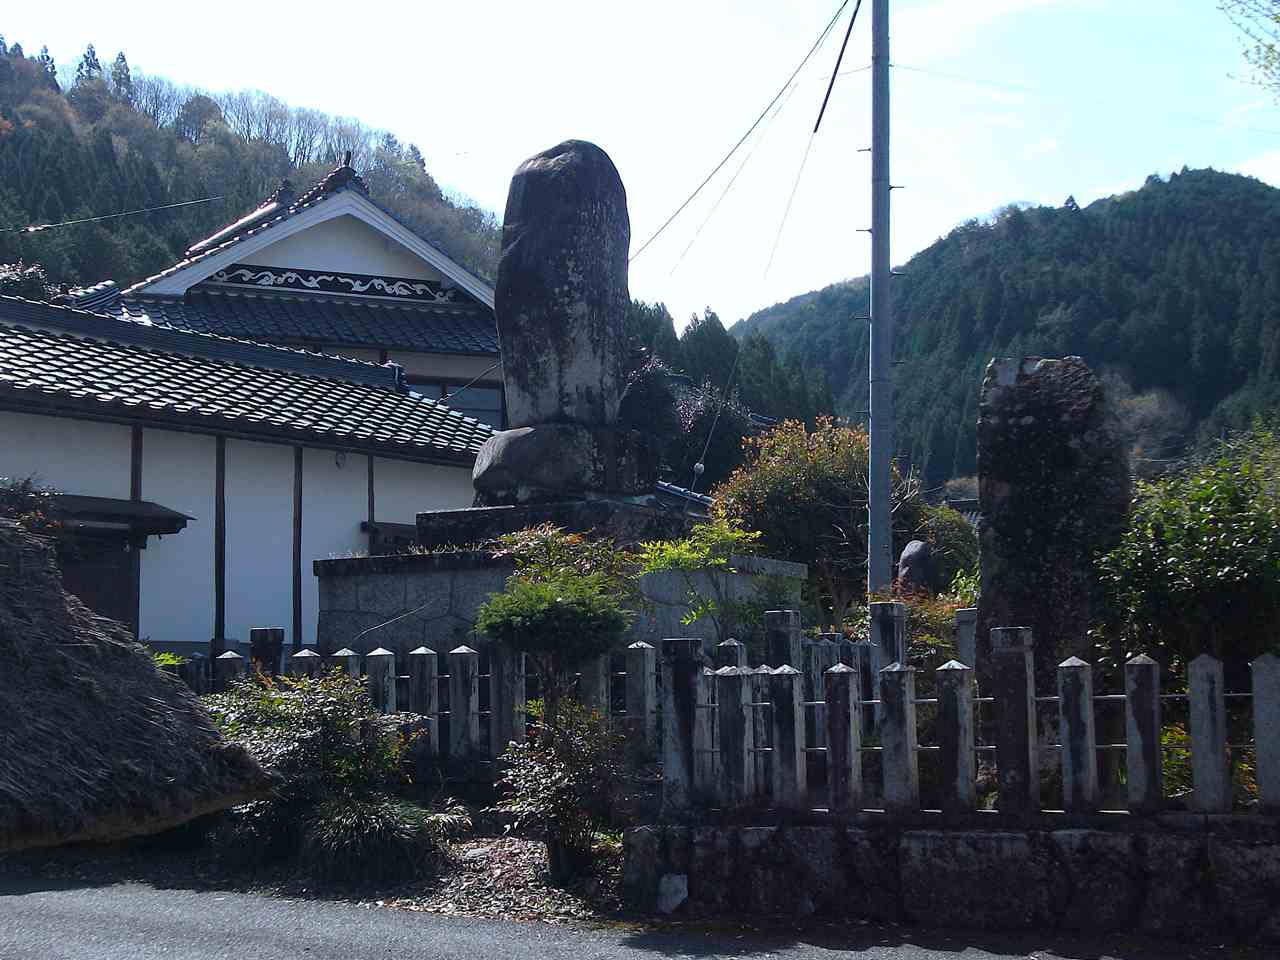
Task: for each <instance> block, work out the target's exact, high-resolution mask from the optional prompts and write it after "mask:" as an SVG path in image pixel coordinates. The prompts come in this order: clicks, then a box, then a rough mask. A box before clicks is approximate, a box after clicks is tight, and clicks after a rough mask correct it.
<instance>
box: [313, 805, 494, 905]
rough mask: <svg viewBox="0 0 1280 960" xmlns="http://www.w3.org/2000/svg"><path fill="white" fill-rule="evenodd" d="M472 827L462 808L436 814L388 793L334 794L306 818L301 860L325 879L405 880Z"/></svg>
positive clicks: (434, 860) (425, 867)
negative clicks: (450, 837)
mask: <svg viewBox="0 0 1280 960" xmlns="http://www.w3.org/2000/svg"><path fill="white" fill-rule="evenodd" d="M470 827H471V820H470V818H469V817H468V816H467V814H466V811H465V810H463V809H462V808H460V807H448V808H446V809H443V810H440V811H435V812H431V811H427V810H424V809H422V808H421V807H418V806H415V805H414V804H412V803H408V802H406V801H404V800H401V799H399V798H397V797H392V796H389V795H386V794H366V795H361V794H349V793H339V794H333V795H331V796H328V797H326V798H325V799H323V800H322V801H321V802H320V803H318V804H316V806H315V807H314V808H313V809H312V811H311V814H310V815H309V816H308V817H307V818H306V822H305V824H304V825H303V826H302V830H301V851H300V860H301V863H302V865H303V867H304V868H305V869H306V870H307V872H308V873H309V874H310V875H311V876H313V877H315V878H316V879H317V880H320V881H327V882H354V883H362V884H390V883H399V882H403V881H405V880H411V879H413V878H414V877H417V876H420V875H421V874H423V873H425V872H428V871H430V870H431V869H433V868H434V867H435V866H437V865H438V863H439V860H440V858H441V857H442V846H441V844H442V841H444V840H445V839H446V838H448V837H449V836H452V835H454V834H458V833H461V832H463V831H465V830H468V829H470Z"/></svg>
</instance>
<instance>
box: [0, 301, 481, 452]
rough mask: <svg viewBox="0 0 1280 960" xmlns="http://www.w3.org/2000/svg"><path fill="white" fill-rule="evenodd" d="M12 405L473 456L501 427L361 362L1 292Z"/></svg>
mask: <svg viewBox="0 0 1280 960" xmlns="http://www.w3.org/2000/svg"><path fill="white" fill-rule="evenodd" d="M0 407H3V408H5V409H11V410H13V409H17V410H24V411H27V412H33V413H61V414H66V415H71V416H75V415H79V416H87V417H90V418H94V417H107V418H111V419H124V420H128V421H141V422H146V423H147V424H148V425H154V426H157V427H164V426H166V425H170V426H171V427H172V428H175V429H182V428H183V427H187V428H190V427H193V426H196V427H200V428H203V429H206V430H208V431H209V432H213V433H234V434H245V435H248V436H253V437H262V438H264V439H285V440H290V441H293V442H298V443H305V442H311V443H316V444H320V445H332V446H337V447H341V448H352V449H365V450H369V451H370V452H380V453H385V454H386V455H388V456H394V457H400V458H404V459H414V460H430V461H439V462H448V463H460V464H465V463H470V462H472V461H474V459H475V454H476V452H477V451H478V450H479V448H480V445H481V444H482V443H484V441H485V440H487V439H488V438H489V437H490V436H491V435H492V433H493V431H492V429H491V428H490V427H488V426H486V425H484V424H482V423H480V422H478V421H476V420H474V419H472V418H470V417H464V416H462V415H461V414H459V413H456V412H454V411H452V410H450V409H449V408H448V407H446V406H444V405H443V404H441V403H438V402H436V401H433V400H429V399H427V398H425V397H422V396H419V395H418V394H416V393H412V392H410V391H409V390H408V389H407V388H406V387H405V386H404V383H403V377H402V376H401V375H400V370H399V368H397V367H394V366H379V365H376V364H370V363H361V362H358V361H353V360H345V359H341V358H337V357H328V356H324V355H322V354H316V353H309V352H306V351H301V350H292V349H288V348H283V347H274V346H268V345H265V344H257V343H251V342H248V341H244V340H235V339H232V338H228V337H220V336H213V335H211V334H207V333H196V332H192V331H187V330H178V329H175V328H172V327H167V326H162V325H153V324H147V323H139V322H136V321H129V320H122V319H119V318H115V317H109V316H104V315H102V314H95V313H89V312H86V311H83V310H75V309H71V308H68V307H62V306H54V305H50V304H43V303H36V302H33V301H30V300H23V299H20V298H18V297H0Z"/></svg>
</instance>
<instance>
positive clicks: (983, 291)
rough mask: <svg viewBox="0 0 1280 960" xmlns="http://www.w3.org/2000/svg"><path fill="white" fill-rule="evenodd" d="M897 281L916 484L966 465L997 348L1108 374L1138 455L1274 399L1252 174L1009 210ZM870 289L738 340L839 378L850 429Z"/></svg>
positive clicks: (1269, 286) (1276, 375)
mask: <svg viewBox="0 0 1280 960" xmlns="http://www.w3.org/2000/svg"><path fill="white" fill-rule="evenodd" d="M894 283H895V286H894V289H893V302H894V317H895V320H894V322H895V325H896V328H897V332H896V334H895V340H896V343H897V345H898V347H897V356H896V357H895V360H897V364H896V366H895V368H894V379H895V391H896V398H897V412H898V417H899V423H898V427H897V430H898V434H897V435H898V443H899V450H900V453H901V454H903V455H905V456H906V457H907V458H909V462H910V463H911V464H912V465H913V466H914V468H915V469H916V470H917V471H918V472H919V473H920V475H921V478H922V480H923V482H924V483H925V485H926V487H932V486H936V485H938V484H940V483H942V482H943V481H945V480H946V479H948V478H949V477H952V476H964V475H968V474H972V473H973V472H974V469H975V454H976V450H975V439H974V430H975V424H976V421H977V403H978V389H979V386H980V384H981V378H982V374H983V371H984V370H985V368H986V365H987V362H988V361H989V360H990V359H991V358H992V357H994V356H1068V355H1077V356H1081V357H1083V358H1084V359H1085V360H1086V361H1087V362H1088V363H1089V364H1090V365H1091V366H1093V367H1094V368H1095V369H1097V370H1100V371H1104V372H1107V373H1109V374H1110V375H1111V376H1112V377H1113V378H1117V379H1118V380H1119V381H1121V382H1122V385H1123V389H1122V390H1121V391H1120V392H1122V393H1123V399H1124V401H1125V403H1126V404H1128V405H1129V406H1130V407H1131V408H1132V409H1133V410H1135V411H1145V413H1144V414H1143V415H1144V416H1146V417H1147V418H1148V420H1149V421H1150V423H1151V427H1150V429H1151V431H1152V433H1151V435H1150V436H1135V437H1134V438H1133V440H1134V443H1135V445H1136V446H1138V447H1140V448H1141V449H1142V450H1145V451H1148V452H1147V453H1145V454H1143V455H1145V456H1152V457H1157V458H1163V457H1169V456H1173V455H1177V454H1179V453H1181V452H1182V451H1183V450H1184V449H1185V448H1187V447H1189V446H1192V445H1194V443H1195V442H1196V441H1197V438H1200V439H1203V438H1207V437H1212V436H1217V435H1219V434H1220V433H1222V432H1223V431H1225V430H1227V429H1229V428H1238V427H1242V426H1246V425H1247V424H1248V423H1249V422H1250V420H1251V419H1252V417H1253V416H1254V414H1255V413H1258V412H1268V411H1272V410H1275V409H1276V408H1277V407H1278V406H1280V190H1276V189H1274V188H1272V187H1269V186H1267V185H1266V184H1263V183H1261V182H1259V181H1257V180H1253V179H1251V178H1248V177H1242V176H1236V175H1232V174H1224V173H1218V172H1215V171H1213V170H1194V171H1187V170H1183V171H1182V172H1181V173H1177V174H1174V175H1172V176H1171V177H1170V178H1169V179H1168V180H1164V179H1161V178H1160V177H1156V176H1153V177H1150V178H1148V179H1147V182H1146V184H1145V185H1144V186H1143V187H1142V189H1140V190H1136V191H1133V192H1130V193H1126V194H1122V195H1120V196H1116V197H1111V198H1108V199H1105V200H1099V201H1097V202H1095V203H1092V204H1090V205H1089V206H1088V207H1086V208H1080V207H1079V206H1078V205H1077V204H1076V203H1075V202H1074V201H1069V202H1068V203H1066V204H1064V205H1063V206H1062V207H1058V208H1049V207H1037V208H1031V209H1020V208H1017V207H1010V208H1008V209H1006V210H1004V211H1003V212H1001V213H1000V214H999V215H998V216H996V217H995V218H994V219H993V220H992V221H991V222H987V223H980V222H977V221H970V222H968V223H965V224H962V225H961V226H959V227H957V228H956V229H955V230H953V231H951V233H950V234H948V235H947V236H946V237H944V238H943V239H941V240H939V241H938V242H936V243H934V244H933V245H932V246H930V247H929V248H928V249H926V250H924V251H922V252H921V253H919V254H917V255H916V256H915V257H913V258H912V259H911V261H910V262H909V263H908V264H907V266H906V268H905V269H904V271H903V276H901V277H898V278H895V281H894ZM867 294H868V289H867V283H866V280H865V278H861V279H857V280H853V281H849V282H846V283H841V284H836V285H834V286H831V287H827V288H825V289H823V290H819V291H815V292H813V293H808V294H804V295H803V296H799V297H795V298H793V299H791V300H789V301H787V302H786V303H782V304H777V305H776V306H773V307H770V308H768V309H766V310H761V311H759V312H758V313H756V314H754V315H753V316H751V317H749V318H748V319H747V320H745V321H743V322H742V323H741V324H738V325H736V326H735V327H734V328H733V330H732V331H731V332H732V333H733V334H734V335H735V336H736V337H737V338H738V339H739V341H740V342H745V341H746V339H747V338H748V337H751V336H753V335H763V336H764V337H765V338H767V339H768V340H769V342H770V343H771V344H772V345H773V347H774V349H775V350H776V351H777V353H778V354H779V355H780V356H781V357H783V358H785V362H786V363H788V364H791V363H795V364H798V365H799V366H800V367H801V368H803V369H805V370H807V371H810V372H811V374H812V373H813V372H816V371H823V372H824V373H825V374H826V377H827V378H828V380H829V381H830V382H833V383H841V384H846V385H847V386H846V387H845V389H844V390H843V391H842V392H841V393H840V395H839V396H838V397H837V398H836V409H837V411H838V412H839V413H842V414H844V415H845V416H849V417H852V418H855V419H856V418H857V417H858V416H859V412H860V411H862V410H865V408H866V378H865V373H864V371H866V369H867V338H866V327H865V326H864V325H860V324H855V323H852V322H850V320H849V318H850V317H852V316H858V315H865V313H866V312H867V309H868V303H867V299H868V297H867ZM1153 408H1155V409H1156V410H1158V411H1163V415H1161V416H1158V417H1157V416H1152V410H1153ZM1179 424H1181V426H1179ZM1179 431H1181V432H1180V433H1179Z"/></svg>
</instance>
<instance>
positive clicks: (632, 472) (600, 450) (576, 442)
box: [471, 423, 659, 506]
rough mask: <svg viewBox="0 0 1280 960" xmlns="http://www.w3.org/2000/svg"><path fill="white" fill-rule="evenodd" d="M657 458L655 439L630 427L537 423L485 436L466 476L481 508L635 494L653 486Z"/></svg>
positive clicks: (656, 469) (655, 477)
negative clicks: (594, 496)
mask: <svg viewBox="0 0 1280 960" xmlns="http://www.w3.org/2000/svg"><path fill="white" fill-rule="evenodd" d="M658 460H659V450H658V445H657V442H656V441H655V440H654V439H653V438H650V437H647V436H646V435H644V434H642V433H639V432H637V431H635V430H624V429H620V428H617V427H610V426H587V425H585V424H580V423H539V424H536V425H534V426H529V427H519V428H517V429H514V430H501V431H499V432H498V433H495V434H494V435H493V436H492V437H490V438H489V439H488V440H486V441H485V444H484V446H482V447H481V448H480V453H479V454H478V455H477V456H476V465H475V469H474V471H473V472H472V474H471V480H472V482H473V483H474V484H475V488H476V502H477V503H480V504H482V505H484V506H498V505H501V504H515V503H546V502H554V501H558V500H565V499H569V498H572V497H581V496H587V495H590V494H592V493H595V494H597V495H604V494H606V493H607V494H613V495H620V496H624V497H626V496H636V495H639V494H643V493H647V492H648V491H650V490H652V489H653V485H654V484H655V483H656V482H657V480H658Z"/></svg>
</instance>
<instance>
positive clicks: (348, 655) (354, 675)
mask: <svg viewBox="0 0 1280 960" xmlns="http://www.w3.org/2000/svg"><path fill="white" fill-rule="evenodd" d="M329 661H330V663H332V664H333V665H334V666H335V667H337V668H338V669H339V670H341V671H342V672H343V673H345V674H346V675H347V676H348V677H350V678H351V679H352V680H359V679H360V654H358V653H356V652H355V651H354V650H352V649H351V648H350V647H343V648H342V649H341V650H335V651H334V652H333V653H331V654H330V655H329Z"/></svg>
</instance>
